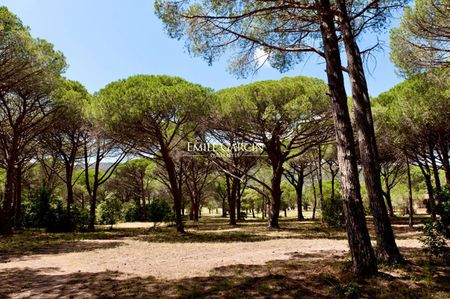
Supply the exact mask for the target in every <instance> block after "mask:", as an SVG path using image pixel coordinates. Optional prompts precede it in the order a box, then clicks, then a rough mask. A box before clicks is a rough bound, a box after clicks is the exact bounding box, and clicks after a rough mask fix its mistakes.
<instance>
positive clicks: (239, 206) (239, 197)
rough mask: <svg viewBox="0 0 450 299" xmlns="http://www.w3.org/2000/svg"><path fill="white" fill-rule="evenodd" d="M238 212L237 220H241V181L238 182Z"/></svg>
mask: <svg viewBox="0 0 450 299" xmlns="http://www.w3.org/2000/svg"><path fill="white" fill-rule="evenodd" d="M236 213H237V220H238V221H241V220H242V219H241V181H238V183H237V194H236Z"/></svg>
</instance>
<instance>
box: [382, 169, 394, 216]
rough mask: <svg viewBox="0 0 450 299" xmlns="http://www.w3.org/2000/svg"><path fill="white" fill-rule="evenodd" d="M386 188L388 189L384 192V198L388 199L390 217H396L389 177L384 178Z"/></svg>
mask: <svg viewBox="0 0 450 299" xmlns="http://www.w3.org/2000/svg"><path fill="white" fill-rule="evenodd" d="M384 187H385V189H386V191H385V192H384V197H385V198H386V203H387V206H388V209H389V217H394V208H393V207H392V198H391V188H390V187H389V176H388V175H386V177H385V178H384Z"/></svg>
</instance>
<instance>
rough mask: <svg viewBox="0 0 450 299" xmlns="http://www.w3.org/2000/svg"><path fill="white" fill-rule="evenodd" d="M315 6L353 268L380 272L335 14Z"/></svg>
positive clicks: (325, 3)
mask: <svg viewBox="0 0 450 299" xmlns="http://www.w3.org/2000/svg"><path fill="white" fill-rule="evenodd" d="M316 7H317V12H318V18H319V22H320V30H321V33H322V42H323V47H324V55H325V60H326V70H327V77H328V85H329V88H330V93H331V108H332V113H333V119H334V124H335V132H336V142H337V151H338V161H339V168H340V172H341V185H342V197H343V206H344V215H345V222H346V228H347V235H348V242H349V247H350V252H351V255H352V262H353V265H352V270H353V273H354V274H355V275H357V276H359V277H369V276H372V275H375V274H376V273H377V271H378V270H377V261H376V258H375V255H374V252H373V249H372V245H371V243H370V237H369V233H368V230H367V225H366V220H365V215H364V209H363V205H362V200H361V194H360V189H359V179H358V169H357V164H356V152H355V141H354V139H353V130H352V125H351V122H350V115H349V112H348V106H347V94H346V92H345V87H344V78H343V75H342V63H341V59H340V51H339V43H338V39H337V35H336V28H335V25H334V15H333V13H332V9H331V4H330V1H329V0H318V1H317V2H316Z"/></svg>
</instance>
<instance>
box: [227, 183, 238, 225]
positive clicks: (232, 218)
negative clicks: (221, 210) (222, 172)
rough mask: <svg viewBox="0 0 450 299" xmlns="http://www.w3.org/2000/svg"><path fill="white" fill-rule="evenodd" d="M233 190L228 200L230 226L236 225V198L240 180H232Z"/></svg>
mask: <svg viewBox="0 0 450 299" xmlns="http://www.w3.org/2000/svg"><path fill="white" fill-rule="evenodd" d="M229 183H230V184H231V190H230V191H229V198H228V212H229V213H230V225H236V197H237V192H238V190H237V187H238V179H237V178H232V179H231V182H229Z"/></svg>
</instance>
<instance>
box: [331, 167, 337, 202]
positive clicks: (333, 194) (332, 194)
mask: <svg viewBox="0 0 450 299" xmlns="http://www.w3.org/2000/svg"><path fill="white" fill-rule="evenodd" d="M335 179H336V175H335V174H334V173H332V174H331V200H334V198H335V196H336V195H335V194H336V191H335V190H334V189H335V187H334V180H335Z"/></svg>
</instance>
